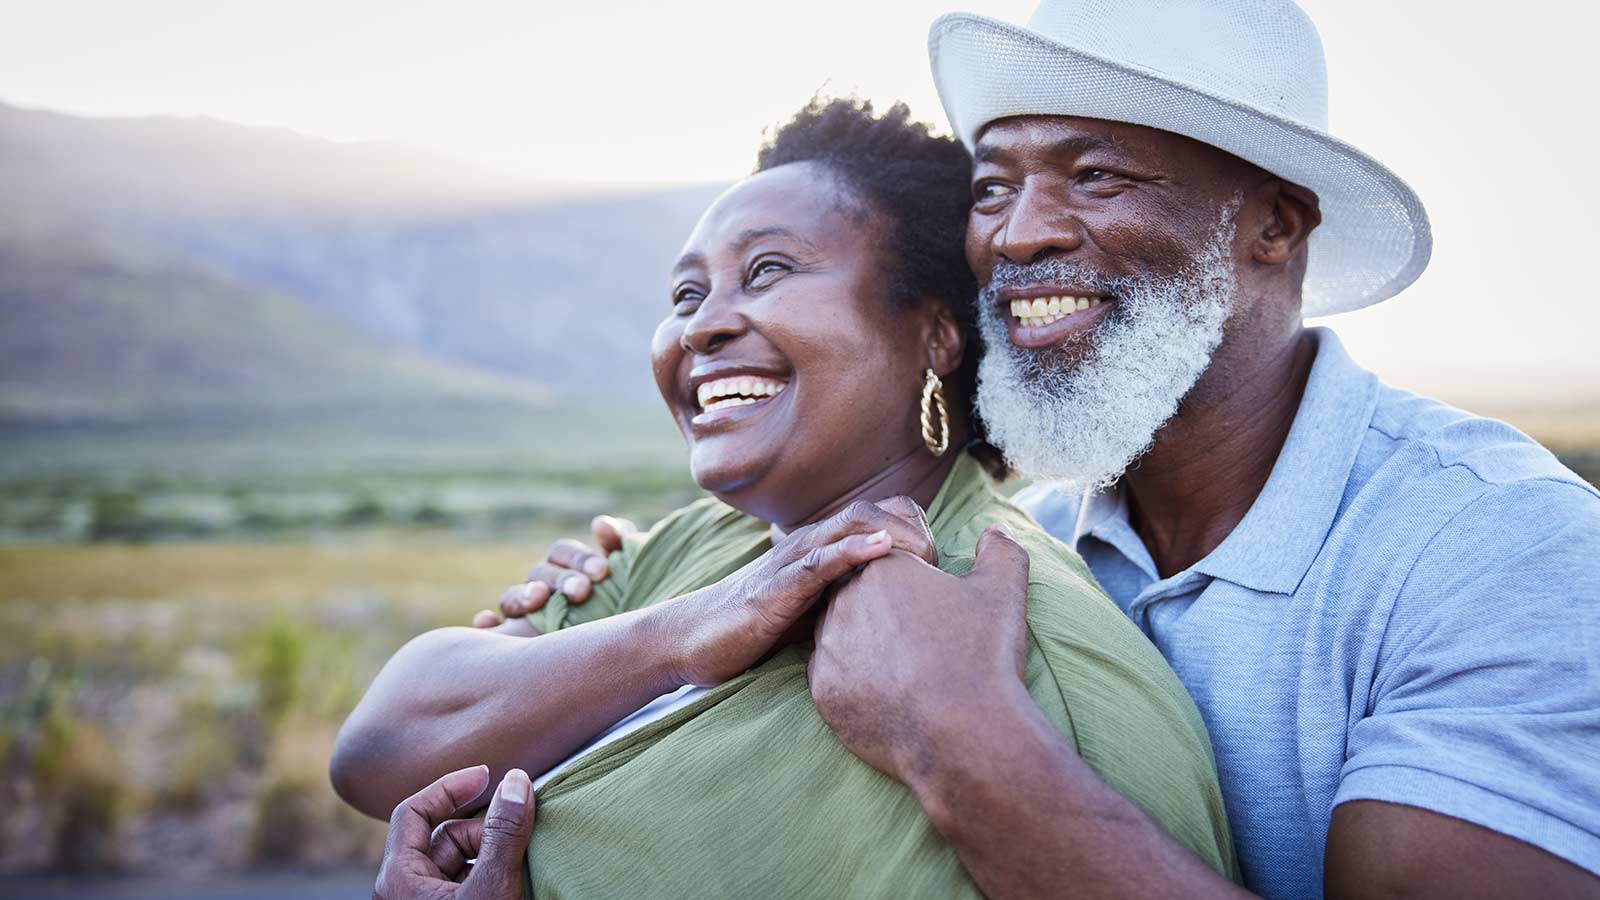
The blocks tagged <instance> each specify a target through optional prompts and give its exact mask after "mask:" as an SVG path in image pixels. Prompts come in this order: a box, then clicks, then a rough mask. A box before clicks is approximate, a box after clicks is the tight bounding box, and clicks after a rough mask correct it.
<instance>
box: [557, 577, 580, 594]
mask: <svg viewBox="0 0 1600 900" xmlns="http://www.w3.org/2000/svg"><path fill="white" fill-rule="evenodd" d="M581 587H583V579H581V578H579V577H578V576H576V575H568V576H567V577H566V578H563V579H562V580H561V593H563V594H567V595H569V596H570V595H571V594H573V593H575V592H577V591H578V589H579V588H581Z"/></svg>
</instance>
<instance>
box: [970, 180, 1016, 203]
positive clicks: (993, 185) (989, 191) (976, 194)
mask: <svg viewBox="0 0 1600 900" xmlns="http://www.w3.org/2000/svg"><path fill="white" fill-rule="evenodd" d="M1010 193H1011V188H1010V187H1009V186H1007V185H1004V184H1001V183H1000V182H998V181H984V182H979V183H978V185H977V186H976V187H974V188H973V190H972V199H973V200H974V201H976V202H978V203H982V202H983V201H985V200H994V199H997V198H999V197H1004V196H1006V195H1007V194H1010Z"/></svg>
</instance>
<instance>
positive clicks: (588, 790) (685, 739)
mask: <svg viewBox="0 0 1600 900" xmlns="http://www.w3.org/2000/svg"><path fill="white" fill-rule="evenodd" d="M997 521H998V522H1004V523H1005V524H1006V525H1007V526H1009V527H1010V529H1011V531H1012V533H1014V534H1015V535H1016V536H1017V539H1018V541H1020V542H1021V544H1022V546H1023V547H1024V548H1025V549H1026V550H1027V551H1028V554H1029V558H1030V565H1029V576H1028V661H1027V674H1026V682H1027V687H1028V692H1029V693H1030V694H1031V695H1032V696H1033V699H1034V701H1035V702H1037V703H1038V704H1039V707H1040V708H1041V709H1042V710H1043V711H1044V715H1045V717H1046V718H1047V719H1049V721H1050V722H1051V723H1052V724H1053V725H1055V727H1056V728H1058V729H1060V731H1061V734H1062V735H1063V736H1065V737H1066V739H1067V740H1069V741H1071V742H1072V744H1073V746H1074V747H1076V748H1077V750H1078V753H1079V754H1081V755H1082V757H1083V759H1084V761H1085V762H1087V763H1088V764H1089V765H1090V766H1092V767H1093V768H1094V770H1095V771H1096V772H1098V773H1099V774H1100V776H1101V777H1103V778H1104V779H1105V780H1106V781H1107V782H1108V783H1109V784H1110V785H1111V786H1112V787H1114V788H1116V789H1117V790H1119V791H1121V792H1122V793H1123V794H1124V795H1125V796H1127V797H1129V798H1130V799H1132V800H1133V801H1134V802H1135V803H1137V804H1139V806H1140V807H1142V808H1143V809H1144V810H1145V811H1146V812H1147V813H1149V814H1150V816H1151V817H1152V818H1154V819H1155V820H1156V821H1157V822H1159V823H1161V825H1162V826H1163V827H1164V828H1166V830H1167V831H1168V832H1169V833H1171V834H1172V835H1173V836H1174V837H1175V838H1177V839H1178V840H1179V841H1180V842H1182V843H1183V844H1184V845H1185V846H1187V847H1188V848H1189V849H1190V850H1193V851H1194V852H1195V853H1196V854H1198V855H1199V856H1200V858H1201V859H1203V860H1205V862H1206V863H1208V864H1209V865H1210V866H1211V867H1212V868H1213V869H1215V870H1217V871H1218V872H1220V873H1222V874H1224V875H1227V876H1229V877H1233V878H1237V877H1238V870H1237V866H1236V864H1235V862H1234V856H1233V844H1232V841H1231V840H1230V839H1229V837H1228V825H1227V820H1226V818H1225V816H1224V814H1223V808H1222V795H1221V792H1220V790H1219V788H1218V786H1217V776H1216V768H1215V764H1214V762H1213V760H1212V756H1211V744H1210V742H1209V740H1208V739H1207V737H1206V732H1205V728H1204V726H1203V725H1202V723H1201V721H1200V715H1199V713H1198V712H1197V711H1196V710H1195V707H1194V704H1193V702H1192V701H1190V699H1189V695H1188V694H1186V693H1185V692H1184V689H1183V686H1182V685H1181V684H1180V683H1179V682H1178V679H1177V676H1175V675H1174V674H1173V673H1172V670H1171V669H1169V668H1168V667H1167V664H1166V662H1165V661H1164V660H1163V659H1162V658H1161V655H1160V653H1159V652H1157V650H1156V649H1155V647H1154V646H1152V645H1151V644H1150V643H1149V642H1148V641H1147V640H1145V638H1144V636H1143V635H1142V634H1140V632H1139V630H1138V628H1137V627H1135V626H1134V624H1133V623H1132V622H1131V621H1129V620H1128V618H1127V617H1126V616H1124V615H1123V613H1122V611H1121V610H1119V609H1118V608H1117V607H1116V605H1115V604H1114V603H1112V601H1111V600H1110V598H1108V597H1107V596H1106V595H1105V593H1104V592H1102V591H1101V590H1100V588H1099V587H1098V586H1097V585H1096V584H1095V583H1094V580H1093V578H1092V577H1091V576H1090V575H1089V571H1088V569H1087V567H1085V565H1084V563H1083V560H1081V559H1080V558H1078V556H1077V555H1076V554H1074V553H1073V552H1072V551H1071V550H1069V549H1068V548H1067V547H1066V546H1064V545H1063V544H1061V543H1060V542H1058V541H1056V540H1055V539H1054V538H1051V537H1050V536H1049V535H1047V534H1045V533H1044V531H1043V530H1041V529H1040V528H1039V527H1038V526H1037V525H1036V524H1034V523H1033V521H1032V520H1031V519H1030V518H1029V517H1028V515H1027V514H1026V513H1024V512H1022V510H1020V509H1018V508H1017V507H1016V506H1013V505H1012V504H1011V503H1010V502H1009V501H1008V500H1006V499H1005V498H1004V497H1002V496H1000V494H999V493H998V492H997V491H995V489H994V486H993V484H992V483H991V482H990V480H989V478H988V476H987V475H986V474H984V472H983V470H982V468H981V467H980V466H979V465H978V464H977V462H976V461H974V460H972V459H971V458H970V457H968V456H967V455H965V454H963V455H962V457H961V459H960V460H959V461H958V462H957V463H956V465H955V467H954V469H953V470H952V471H951V474H950V478H949V479H948V480H947V481H946V482H945V484H944V486H943V487H942V488H941V489H940V490H939V495H938V496H937V497H936V498H934V501H933V504H932V505H931V506H930V507H929V509H928V524H929V526H930V527H931V529H932V531H933V537H934V542H935V543H936V545H937V546H938V549H939V567H940V568H941V569H944V570H945V571H947V572H950V573H952V574H960V573H963V572H965V571H967V570H968V569H970V568H971V566H972V559H973V552H974V549H975V548H976V546H977V541H978V536H979V534H980V533H981V532H982V531H983V529H984V527H985V526H986V525H988V524H990V523H992V522H997ZM768 534H769V531H768V525H767V523H765V522H762V521H760V520H758V519H755V518H752V517H750V516H747V515H745V514H743V513H740V512H738V511H736V510H734V509H732V508H730V507H728V506H727V505H725V504H723V503H720V502H718V501H716V500H713V499H709V498H708V499H705V500H701V501H699V502H697V503H694V504H692V505H690V506H687V507H684V508H683V509H680V510H678V511H677V512H674V513H673V514H671V515H670V516H668V517H667V518H666V519H664V520H662V521H661V522H660V524H658V525H657V526H656V528H655V529H654V530H652V531H651V532H650V533H649V534H648V535H640V536H636V537H634V538H631V539H629V540H628V541H626V542H625V544H624V546H623V549H622V550H620V551H618V552H616V553H614V554H612V555H611V574H610V575H609V576H608V577H607V578H606V580H605V581H603V582H601V583H600V584H598V585H596V586H595V590H594V593H593V595H592V596H591V597H590V599H589V601H588V602H587V603H584V604H582V605H577V606H569V605H568V604H567V603H566V601H565V598H563V597H561V596H560V595H557V596H556V597H555V598H553V599H552V600H551V601H550V603H549V604H548V605H547V606H546V607H545V608H544V609H542V610H540V611H539V612H538V613H535V614H534V616H533V617H532V619H533V622H534V624H535V625H537V626H538V627H539V629H540V630H541V631H544V632H549V631H554V630H556V629H558V628H567V627H570V626H573V625H577V624H580V623H582V622H587V621H592V620H594V619H599V618H603V617H605V616H610V615H615V614H617V613H620V612H625V611H628V610H633V609H638V608H640V607H643V606H648V605H649V604H652V603H656V602H659V601H662V600H666V599H670V598H672V597H678V596H682V595H683V594H686V593H688V592H690V591H693V590H696V589H698V588H701V587H704V586H706V585H709V584H713V583H715V582H717V581H719V580H720V579H722V578H724V577H726V576H727V575H729V574H730V573H732V572H734V571H735V570H736V569H738V568H739V567H740V566H743V565H744V564H745V563H747V562H749V561H750V560H752V559H754V558H755V557H757V556H759V555H760V554H762V553H764V552H766V551H767V550H768V549H770V548H771V546H772V544H771V541H770V540H769V539H768ZM535 640H537V638H535ZM810 651H811V647H810V645H796V646H791V647H788V648H786V649H784V650H782V651H780V652H779V653H777V654H776V655H775V656H773V657H772V658H771V659H769V660H767V661H766V662H764V663H762V664H760V665H758V666H756V667H755V668H753V669H751V670H749V671H747V672H745V673H744V674H742V675H739V676H738V677H736V678H734V679H733V680H731V681H728V682H726V683H724V684H722V685H720V686H718V687H716V688H714V689H712V690H711V691H710V692H709V693H707V694H705V695H704V696H702V697H700V698H699V699H698V700H696V701H695V702H693V703H691V704H689V705H687V706H684V707H682V708H680V709H678V710H675V711H673V712H672V713H670V714H668V715H667V716H665V717H664V718H662V719H659V720H657V721H655V722H652V723H650V724H648V725H646V726H644V727H643V728H642V729H640V730H638V731H635V732H633V733H632V734H628V735H626V736H624V737H622V738H621V739H619V740H617V741H616V742H615V743H612V744H609V745H606V746H604V747H601V748H599V749H598V750H595V751H594V752H591V753H589V754H587V755H585V756H582V757H580V758H579V759H577V760H575V761H574V762H572V763H571V764H569V765H568V766H567V767H566V768H565V769H564V770H562V771H561V772H560V773H558V774H557V775H556V776H555V777H553V778H551V779H550V780H549V781H548V782H546V783H545V784H544V786H543V787H542V788H541V789H540V790H539V795H538V805H539V810H538V820H537V825H536V827H535V831H534V836H533V842H532V844H531V845H530V847H529V850H528V860H529V864H530V867H531V870H532V871H531V876H532V880H531V888H532V890H533V892H534V894H535V895H536V896H537V897H539V898H540V900H549V898H586V897H645V896H649V897H772V898H782V897H795V898H799V897H844V896H851V897H978V896H980V894H979V892H978V889H977V886H976V885H974V884H973V882H972V880H971V879H970V878H968V876H967V874H966V871H965V870H964V869H962V867H961V863H960V861H959V860H958V859H957V858H956V854H955V851H954V850H952V849H951V847H950V845H949V844H948V843H946V842H945V840H944V839H943V837H942V836H940V834H939V833H938V831H937V830H935V829H934V827H933V825H932V823H931V822H929V821H928V818H927V816H926V815H924V813H923V812H922V808H921V807H920V806H919V805H918V804H917V801H916V799H915V798H914V797H913V796H912V794H911V792H910V791H908V790H906V788H905V787H903V786H902V785H900V784H899V783H898V782H896V781H894V780H893V779H890V778H888V777H886V776H884V775H882V774H880V773H879V772H877V771H876V770H874V769H872V768H871V767H869V766H867V765H866V764H865V763H863V762H861V761H860V760H859V759H857V758H856V757H854V756H852V755H851V754H850V752H849V751H848V750H846V749H845V748H844V746H843V745H842V744H840V743H839V741H838V740H837V739H836V738H835V737H834V736H833V734H832V732H830V731H829V730H828V728H827V726H826V725H825V724H823V721H822V719H821V717H820V716H818V715H817V710H816V707H815V706H814V705H813V704H812V701H811V695H810V693H809V692H808V691H807V688H806V659H807V657H808V656H809V654H810ZM940 688H941V685H939V684H930V685H928V690H930V691H938V690H940ZM1062 887H1063V890H1069V889H1070V886H1069V885H1063V886H1062Z"/></svg>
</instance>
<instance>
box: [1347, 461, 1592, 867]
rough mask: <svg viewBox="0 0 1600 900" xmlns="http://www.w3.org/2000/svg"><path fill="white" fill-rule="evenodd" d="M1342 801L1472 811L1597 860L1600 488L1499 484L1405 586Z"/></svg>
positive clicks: (1354, 738)
mask: <svg viewBox="0 0 1600 900" xmlns="http://www.w3.org/2000/svg"><path fill="white" fill-rule="evenodd" d="M1377 652H1378V655H1379V658H1378V665H1377V666H1376V669H1375V672H1376V674H1375V677H1374V680H1373V684H1372V686H1371V693H1370V695H1369V700H1368V704H1367V714H1366V715H1365V717H1363V718H1362V719H1360V720H1359V721H1358V722H1356V723H1355V725H1354V726H1353V728H1352V729H1351V730H1350V733H1349V742H1348V745H1347V749H1346V756H1345V765H1344V768H1343V772H1342V773H1341V781H1340V786H1339V790H1338V792H1337V794H1336V795H1335V798H1334V804H1335V805H1338V804H1340V803H1344V802H1347V801H1351V800H1381V801H1387V802H1390V803H1400V804H1405V805H1407V806H1416V807H1421V808H1423V809H1428V810H1431V811H1434V812H1438V813H1441V814H1443V815H1447V816H1451V817H1454V818H1458V819H1464V820H1466V821H1469V822H1472V823H1474V824H1477V825H1481V826H1483V827H1486V828H1489V829H1492V830H1494V831H1497V832H1500V833H1502V834H1506V835H1509V836H1511V837H1514V838H1517V839H1519V840H1522V841H1525V842H1527V843H1530V844H1533V845H1535V846H1538V847H1540V848H1542V849H1544V850H1546V851H1548V852H1550V853H1553V854H1555V855H1556V856H1560V857H1562V858H1564V859H1567V860H1570V861H1571V862H1573V863H1575V864H1577V865H1579V866H1581V867H1583V868H1585V869H1588V870H1589V871H1591V872H1596V873H1600V497H1597V496H1596V495H1595V494H1594V493H1592V492H1590V491H1588V490H1587V489H1585V488H1583V487H1580V486H1578V485H1576V484H1571V483H1565V482H1558V481H1538V482H1519V483H1512V484H1508V485H1500V486H1497V487H1494V488H1491V489H1490V490H1489V491H1487V492H1486V493H1485V494H1483V495H1482V496H1480V497H1479V498H1478V499H1477V500H1475V501H1474V502H1473V503H1472V504H1470V505H1469V506H1467V507H1466V508H1465V509H1463V510H1462V511H1461V512H1459V513H1458V514H1457V515H1456V516H1455V517H1454V518H1453V519H1451V520H1450V522H1448V523H1447V524H1446V525H1445V526H1444V528H1443V529H1441V531H1440V532H1439V533H1438V534H1437V535H1436V536H1435V537H1434V538H1433V540H1432V541H1431V542H1430V543H1429V545H1428V547H1427V548H1426V549H1425V550H1424V551H1423V553H1422V554H1421V556H1420V557H1419V558H1418V560H1417V562H1416V563H1415V565H1414V566H1413V567H1412V570H1411V572H1410V573H1409V575H1408V576H1407V577H1406V579H1405V583H1404V585H1403V586H1402V587H1401V588H1400V591H1399V594H1398V595H1397V597H1396V600H1395V604H1394V607H1393V612H1392V614H1391V617H1390V620H1389V624H1388V628H1387V631H1386V632H1385V633H1384V637H1383V643H1382V646H1381V647H1380V648H1378V651H1377Z"/></svg>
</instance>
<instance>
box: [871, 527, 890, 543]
mask: <svg viewBox="0 0 1600 900" xmlns="http://www.w3.org/2000/svg"><path fill="white" fill-rule="evenodd" d="M867 543H869V544H887V543H889V532H888V531H886V530H885V531H874V532H873V533H871V534H869V535H867Z"/></svg>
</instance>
